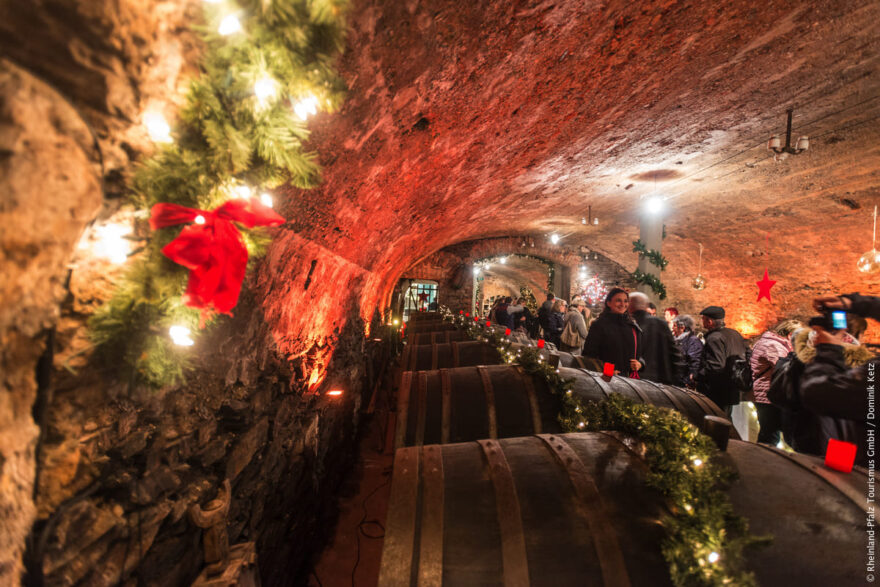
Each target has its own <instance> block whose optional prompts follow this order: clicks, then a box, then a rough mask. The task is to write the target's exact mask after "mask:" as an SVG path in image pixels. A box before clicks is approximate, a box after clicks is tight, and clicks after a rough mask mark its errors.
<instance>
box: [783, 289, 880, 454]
mask: <svg viewBox="0 0 880 587" xmlns="http://www.w3.org/2000/svg"><path fill="white" fill-rule="evenodd" d="M813 307H814V308H815V309H816V310H817V311H819V312H822V314H823V316H826V319H825V321H824V323H823V324H819V323H818V322H819V321H818V320H817V321H812V320H811V327H812V329H813V331H814V332H815V335H814V338H813V344H814V346H815V348H816V356H815V358H814V359H813V361H812V362H810V363H809V364H807V365H806V367H805V368H804V374H803V376H802V379H801V385H800V396H801V397H800V399H801V402H802V403H803V406H804V408H806V409H807V410H809V411H810V412H812V413H813V414H814V415H815V416H816V417H817V426H818V428H819V434H820V446H821V447H822V448H823V450H824V449H825V448H827V446H828V439H830V438H835V439H837V440H842V441H845V442H850V443H853V444H855V445H856V464H858V465H866V464H867V452H866V449H867V426H866V422H867V416H868V393H869V389H868V385H869V383H870V382H869V381H868V373H869V371H870V372H872V373H873V372H875V371H876V370H877V368H878V367H880V364H878V358H877V357H874V358H873V359H871V360H869V361H868V362H867V363H865V364H864V365H861V366H860V367H857V368H854V369H851V368H849V367H848V366H847V364H846V362H845V358H844V353H843V344H844V340H843V338H842V336H841V335H840V334H839V333H838V332H839V331H840V330H843V329H845V328H846V314H845V313H846V312H851V313H853V314H855V315H857V316H862V317H864V318H871V319H873V320H880V298H878V297H874V296H863V295H860V294H858V293H852V294H844V295H839V296H824V297H819V298H816V299H815V300H813ZM835 312H840V314H838V315H837V317H835ZM828 318H830V320H828ZM835 320H836V321H837V322H835ZM840 325H842V328H838V326H840ZM878 376H880V373H878ZM878 378H880V377H878Z"/></svg>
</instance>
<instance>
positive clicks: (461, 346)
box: [400, 340, 501, 371]
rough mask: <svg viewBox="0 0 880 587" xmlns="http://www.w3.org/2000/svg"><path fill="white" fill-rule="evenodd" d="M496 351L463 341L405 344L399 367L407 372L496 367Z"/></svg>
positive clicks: (499, 361)
mask: <svg viewBox="0 0 880 587" xmlns="http://www.w3.org/2000/svg"><path fill="white" fill-rule="evenodd" d="M499 363H501V356H500V355H499V354H498V351H497V350H496V349H495V348H494V347H492V346H491V345H488V344H486V343H484V342H480V341H476V340H463V341H452V342H440V343H431V344H418V345H417V344H407V346H406V348H405V349H404V351H403V355H402V356H401V360H400V365H401V367H402V368H403V369H405V370H408V371H424V370H432V369H448V368H452V367H473V366H476V365H497V364H499Z"/></svg>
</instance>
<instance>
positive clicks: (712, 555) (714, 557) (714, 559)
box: [706, 552, 721, 563]
mask: <svg viewBox="0 0 880 587" xmlns="http://www.w3.org/2000/svg"><path fill="white" fill-rule="evenodd" d="M706 558H708V559H709V562H710V563H717V562H718V559H719V558H721V555H720V554H718V553H717V552H710V553H709V556H708V557H706Z"/></svg>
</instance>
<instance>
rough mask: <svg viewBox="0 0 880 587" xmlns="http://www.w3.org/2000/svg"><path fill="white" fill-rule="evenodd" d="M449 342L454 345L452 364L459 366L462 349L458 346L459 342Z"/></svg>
mask: <svg viewBox="0 0 880 587" xmlns="http://www.w3.org/2000/svg"><path fill="white" fill-rule="evenodd" d="M449 344H450V345H451V346H452V366H453V367H458V366H459V361H460V360H461V355H460V349H459V348H458V342H457V341H452V342H450V343H449Z"/></svg>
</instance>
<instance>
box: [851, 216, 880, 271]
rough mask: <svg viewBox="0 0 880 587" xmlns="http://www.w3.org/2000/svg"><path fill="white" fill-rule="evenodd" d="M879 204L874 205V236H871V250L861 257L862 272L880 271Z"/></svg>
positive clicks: (859, 266)
mask: <svg viewBox="0 0 880 587" xmlns="http://www.w3.org/2000/svg"><path fill="white" fill-rule="evenodd" d="M876 243H877V206H874V236H873V237H872V238H871V250H870V251H868V252H867V253H865V254H864V255H862V256H861V257H859V262H858V263H857V265H856V266H857V267H858V268H859V271H861V272H862V273H877V272H878V271H880V251H878V250H877V247H876Z"/></svg>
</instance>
